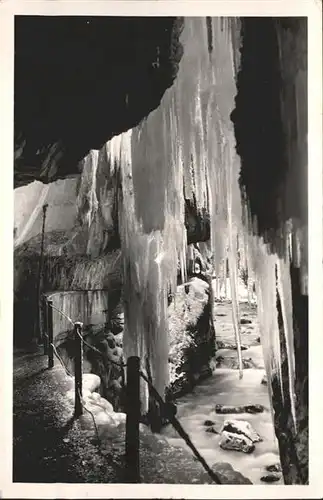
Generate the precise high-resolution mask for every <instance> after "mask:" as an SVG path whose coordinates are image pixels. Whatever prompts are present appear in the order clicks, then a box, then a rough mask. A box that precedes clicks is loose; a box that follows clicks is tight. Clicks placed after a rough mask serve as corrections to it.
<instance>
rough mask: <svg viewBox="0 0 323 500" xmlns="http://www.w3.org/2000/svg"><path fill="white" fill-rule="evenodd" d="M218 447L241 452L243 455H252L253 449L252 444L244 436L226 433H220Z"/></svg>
mask: <svg viewBox="0 0 323 500" xmlns="http://www.w3.org/2000/svg"><path fill="white" fill-rule="evenodd" d="M220 447H221V448H222V449H223V450H234V451H241V452H243V453H252V452H253V451H254V449H255V445H254V443H253V442H252V441H251V439H249V438H248V437H247V436H245V435H244V434H234V433H232V432H227V431H223V432H222V433H221V440H220Z"/></svg>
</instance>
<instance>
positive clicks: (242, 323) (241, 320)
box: [240, 318, 252, 325]
mask: <svg viewBox="0 0 323 500" xmlns="http://www.w3.org/2000/svg"><path fill="white" fill-rule="evenodd" d="M251 323H252V321H251V319H247V318H241V319H240V325H250V324H251Z"/></svg>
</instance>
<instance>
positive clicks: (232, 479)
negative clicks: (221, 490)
mask: <svg viewBox="0 0 323 500" xmlns="http://www.w3.org/2000/svg"><path fill="white" fill-rule="evenodd" d="M212 470H213V471H214V472H215V473H216V474H217V475H218V476H219V479H220V480H221V484H252V482H251V481H250V479H248V478H247V477H245V476H244V475H243V474H241V472H238V471H236V470H234V468H233V467H232V465H230V464H229V463H227V462H219V463H216V464H214V465H212Z"/></svg>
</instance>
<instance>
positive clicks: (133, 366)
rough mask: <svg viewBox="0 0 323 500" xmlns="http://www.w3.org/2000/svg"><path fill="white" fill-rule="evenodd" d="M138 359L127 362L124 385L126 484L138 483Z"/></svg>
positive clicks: (131, 358)
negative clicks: (125, 383)
mask: <svg viewBox="0 0 323 500" xmlns="http://www.w3.org/2000/svg"><path fill="white" fill-rule="evenodd" d="M139 370H140V359H139V358H138V357H137V356H132V357H130V358H129V359H128V362H127V385H126V412H127V419H126V457H125V458H126V482H127V483H140V466H139V420H140V374H139Z"/></svg>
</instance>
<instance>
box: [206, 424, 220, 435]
mask: <svg viewBox="0 0 323 500" xmlns="http://www.w3.org/2000/svg"><path fill="white" fill-rule="evenodd" d="M205 432H208V433H210V434H219V431H217V430H216V428H215V427H214V425H210V426H209V427H207V428H206V429H205Z"/></svg>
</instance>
